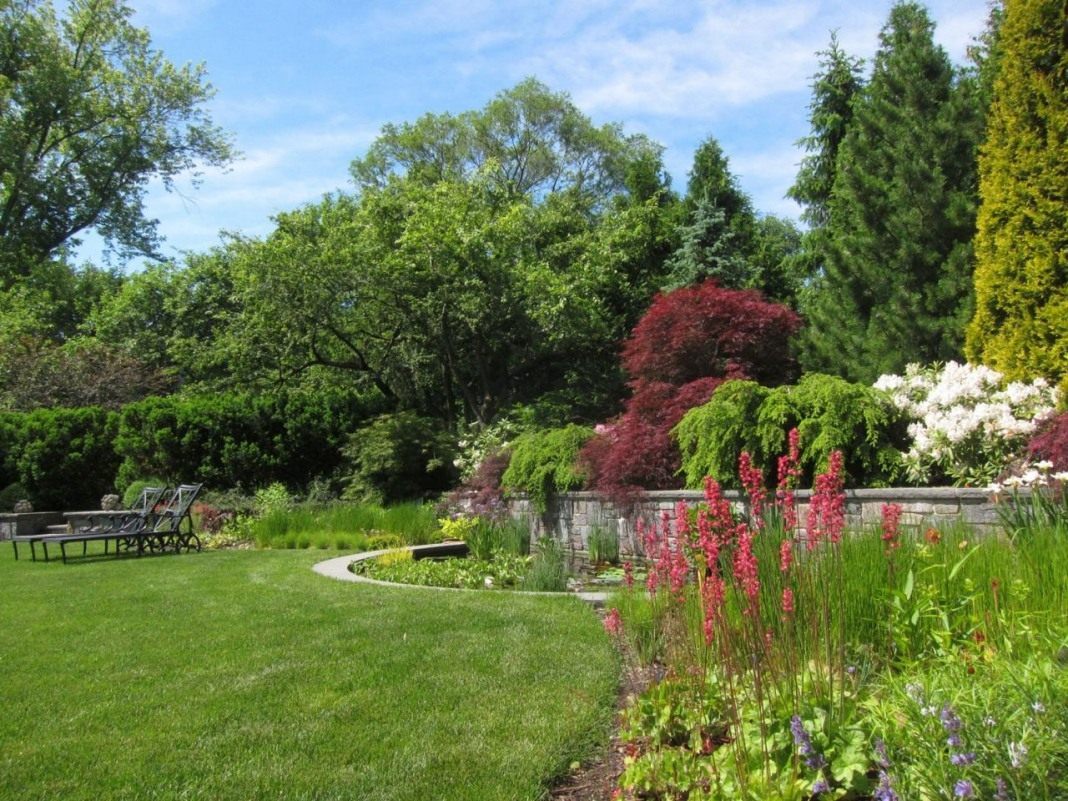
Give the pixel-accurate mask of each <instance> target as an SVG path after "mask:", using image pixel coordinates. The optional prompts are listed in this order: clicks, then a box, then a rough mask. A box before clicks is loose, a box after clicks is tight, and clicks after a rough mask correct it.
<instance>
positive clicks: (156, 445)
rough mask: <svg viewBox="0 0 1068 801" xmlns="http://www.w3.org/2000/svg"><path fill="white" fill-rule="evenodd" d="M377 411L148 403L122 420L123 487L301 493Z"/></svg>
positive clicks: (188, 400) (237, 401)
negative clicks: (184, 485) (142, 482)
mask: <svg viewBox="0 0 1068 801" xmlns="http://www.w3.org/2000/svg"><path fill="white" fill-rule="evenodd" d="M375 411H378V409H377V408H376V404H375V401H374V400H370V401H368V400H365V399H362V398H360V397H357V396H352V395H338V394H328V393H319V394H315V395H312V394H303V393H292V394H275V395H237V394H234V395H215V396H208V397H177V396H173V397H167V398H149V399H147V400H144V401H141V402H139V403H134V404H130V405H129V406H126V407H125V408H123V410H122V412H121V415H120V423H119V427H118V434H117V437H116V439H115V444H114V448H115V451H116V453H117V454H118V457H119V458H120V459H121V462H122V464H121V467H120V468H119V475H118V479H117V483H118V484H119V486H122V487H125V486H126V485H127V484H128V483H129V482H130V481H132V480H134V479H137V478H141V477H143V476H146V475H158V476H161V477H163V478H165V479H166V480H167V481H169V482H171V483H175V482H190V481H198V482H203V483H205V484H207V485H208V486H209V487H221V488H230V487H243V488H245V489H246V490H253V489H256V488H258V487H264V486H266V485H268V484H271V483H273V482H276V481H277V482H281V483H282V484H285V485H287V486H290V487H302V486H304V485H305V484H306V483H307V482H308V481H309V480H311V479H312V478H314V477H315V476H329V475H331V474H332V473H333V472H334V471H335V470H337V469H338V467H339V466H340V464H341V457H340V449H341V446H342V444H343V443H344V441H345V437H346V436H347V435H348V434H349V433H350V432H351V431H352V429H353V427H354V426H357V425H358V424H359V422H360V421H361V420H364V419H367V418H368V417H369V416H370V415H371V414H373V413H374V412H375ZM112 476H114V473H112Z"/></svg>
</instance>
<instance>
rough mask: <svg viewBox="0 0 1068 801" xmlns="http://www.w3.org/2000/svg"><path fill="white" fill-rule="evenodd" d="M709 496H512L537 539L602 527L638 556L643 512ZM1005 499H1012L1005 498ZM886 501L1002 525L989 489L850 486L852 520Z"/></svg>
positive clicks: (911, 517)
mask: <svg viewBox="0 0 1068 801" xmlns="http://www.w3.org/2000/svg"><path fill="white" fill-rule="evenodd" d="M724 495H725V496H726V497H727V498H728V499H729V500H731V501H732V502H733V503H734V504H735V505H736V506H744V503H743V500H742V496H741V495H740V493H738V492H725V493H724ZM795 495H796V497H797V504H798V512H799V516H798V519H799V520H800V521H802V523H803V522H804V520H805V516H806V513H807V511H808V499H809V496H810V495H811V491H810V490H798V491H797V492H796V493H795ZM703 499H704V494H703V493H701V492H697V491H681V490H680V491H658V492H648V493H646V494H645V496H644V498H643V499H642V500H641V501H640V502H638V503H637V504H635V505H633V506H632V507H631V508H629V509H628V508H622V507H620V506H617V505H616V504H614V503H612V502H611V501H609V500H608V499H606V498H604V497H603V496H601V495H599V494H597V493H594V492H567V493H563V494H561V495H558V496H556V497H555V498H553V499H551V500H550V501H549V505H548V509H547V510H546V512H545V514H544V515H538V514H537V513H536V512H535V511H534V509H533V508H532V505H531V503H530V501H528V500H527V499H525V498H517V499H514V500H512V501H511V502H510V508H511V512H512V515H513V516H514V517H516V518H520V519H523V518H526V519H528V520H530V522H531V533H532V535H533V536H534V538H535V539H537V538H540V537H552V538H553V539H555V540H557V541H558V542H560V543H561V544H562V545H564V546H565V547H567V548H568V549H569V550H571V551H582V552H585V551H586V550H587V543H588V541H589V535H590V532H591V531H592V530H594V529H595V528H602V529H607V530H609V531H615V532H616V533H617V534H618V535H619V547H620V553H621V554H625V555H634V554H638V553H640V552H641V548H640V544H639V542H638V538H637V536H636V534H635V530H634V529H635V522H636V521H637V520H638V518H639V517H641V518H644V519H645V520H646V522H650V521H652V520H654V519H658V518H659V517H660V515H661V513H662V512H665V511H666V512H668V513H669V514H670V515H671V516H672V517H674V512H675V505H676V504H677V503H678V502H679V501H685V502H686V503H688V504H690V505H691V506H692V505H696V504H698V503H700V502H701V501H702V500H703ZM1002 502H1003V503H1005V502H1007V501H1006V499H1004V498H1003V499H1002ZM884 503H896V504H900V505H901V507H902V510H903V513H902V515H901V522H902V523H903V524H905V525H915V526H921V527H927V526H939V525H947V524H952V523H954V522H961V523H965V524H967V525H969V526H971V527H972V528H974V529H976V530H978V531H980V532H992V531H993V530H995V529H996V528H997V527H998V513H997V507H996V505H995V504H994V502H993V500H992V498H991V496H990V493H989V492H987V491H986V490H981V489H956V488H942V487H938V488H933V489H928V488H914V487H903V488H891V489H858V490H846V517H847V525H849V526H851V527H862V526H865V525H869V524H877V523H878V522H879V520H880V519H881V517H882V506H883V504H884Z"/></svg>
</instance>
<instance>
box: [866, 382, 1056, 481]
mask: <svg viewBox="0 0 1068 801" xmlns="http://www.w3.org/2000/svg"><path fill="white" fill-rule="evenodd" d="M875 388H876V389H879V390H882V391H883V392H885V393H887V395H888V396H889V398H890V401H891V403H893V405H894V406H895V407H896V408H897V409H898V410H900V411H901V412H902V413H903V414H905V415H906V416H907V417H909V418H911V422H910V424H909V426H908V433H909V436H910V437H911V438H912V447H911V448H910V449H909V451H908V453H907V454H905V464H906V467H907V469H908V472H909V477H910V478H911V479H912V480H914V481H917V482H927V481H929V480H931V479H932V478H939V477H941V476H945V477H947V478H949V479H951V480H953V481H954V482H956V483H957V484H965V485H972V486H983V485H985V484H988V483H989V482H991V481H992V480H993V479H994V478H996V477H997V475H998V474H999V473H1000V472H1001V471H1002V470H1003V469H1004V468H1005V466H1006V465H1007V464H1008V463H1009V461H1011V460H1012V459H1013V458H1015V457H1017V456H1018V455H1019V452H1020V451H1021V450H1022V448H1023V447H1024V446H1025V445H1026V443H1027V438H1028V437H1029V436H1030V435H1031V434H1032V433H1034V431H1035V428H1036V427H1037V425H1038V424H1039V423H1040V422H1041V421H1042V419H1043V418H1045V417H1046V416H1047V415H1049V414H1050V413H1052V412H1053V410H1054V408H1055V407H1056V403H1057V390H1056V389H1055V388H1054V387H1051V386H1050V385H1049V383H1048V382H1046V381H1045V380H1044V379H1036V380H1034V381H1032V382H1030V383H1024V382H1019V381H1014V382H1012V383H1009V384H1006V383H1005V381H1004V377H1003V376H1002V375H1001V373H999V372H997V371H996V370H991V369H990V368H989V367H983V366H981V365H980V366H975V365H969V364H958V363H957V362H948V363H947V364H945V365H944V366H943V367H940V368H939V367H924V366H922V365H918V364H910V365H909V366H908V367H907V368H905V375H903V376H899V375H884V376H881V377H880V378H879V380H878V381H876V382H875ZM1035 467H1036V468H1037V465H1036V466H1035ZM1046 469H1049V468H1046ZM1023 483H1024V484H1029V483H1031V482H1023Z"/></svg>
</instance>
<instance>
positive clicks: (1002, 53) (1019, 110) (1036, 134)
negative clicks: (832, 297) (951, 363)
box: [967, 0, 1068, 382]
mask: <svg viewBox="0 0 1068 801" xmlns="http://www.w3.org/2000/svg"><path fill="white" fill-rule="evenodd" d="M1064 14H1065V10H1064V4H1063V3H1061V2H1057V0H1018V1H1013V0H1010V2H1007V3H1006V4H1005V12H1004V21H1003V23H1002V25H1001V30H1000V37H999V41H998V50H999V59H998V63H999V73H998V77H997V79H996V80H995V82H994V88H993V104H992V106H991V110H990V117H989V126H988V133H987V139H986V142H985V143H984V145H983V149H982V153H981V156H980V161H979V193H980V197H981V201H982V202H981V205H980V207H979V219H978V232H977V234H976V239H975V251H976V269H975V294H976V312H975V317H974V319H973V320H972V321H971V324H970V326H969V328H968V341H967V354H968V357H969V358H970V359H974V360H978V361H981V362H983V363H984V364H988V365H990V366H991V367H993V368H994V369H996V370H998V371H1000V372H1002V373H1004V374H1005V375H1006V376H1007V377H1009V378H1012V379H1023V378H1033V377H1036V376H1044V377H1046V378H1049V379H1051V380H1053V381H1054V382H1056V381H1060V380H1061V379H1062V378H1064V377H1065V376H1068V289H1066V287H1068V200H1066V199H1065V193H1064V187H1065V185H1068V159H1066V158H1065V155H1064V154H1065V151H1066V149H1068V42H1066V41H1065V38H1064Z"/></svg>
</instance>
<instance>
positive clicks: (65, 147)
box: [0, 0, 232, 288]
mask: <svg viewBox="0 0 1068 801" xmlns="http://www.w3.org/2000/svg"><path fill="white" fill-rule="evenodd" d="M132 15H133V10H132V9H131V8H129V7H128V6H126V5H124V4H123V3H121V2H119V1H118V0H77V1H76V2H72V3H70V4H69V6H67V8H66V16H65V18H64V19H62V20H60V19H57V17H56V15H55V12H54V10H53V7H52V4H51V3H50V2H48V1H47V0H16V2H9V3H5V4H4V5H3V7H2V9H0V28H2V29H3V31H4V37H3V41H2V43H0V75H3V76H4V81H3V83H2V84H0V107H2V108H3V114H0V174H3V176H4V180H3V183H2V186H0V286H2V287H4V288H6V287H8V286H10V285H11V283H12V282H13V280H14V279H15V278H17V277H20V276H23V275H26V273H27V271H28V269H30V268H31V267H32V265H34V264H37V263H40V262H42V261H45V260H47V259H48V258H49V257H50V256H51V255H52V254H53V253H55V252H56V251H57V250H58V249H60V248H62V247H63V246H64V245H65V244H67V243H70V242H72V241H74V237H75V236H76V235H77V234H78V233H79V232H80V231H83V230H85V229H87V228H94V229H96V230H97V231H98V232H99V233H100V234H101V235H102V236H103V237H104V238H105V239H106V240H107V241H109V242H110V243H112V244H113V245H116V246H118V247H119V248H120V249H121V250H122V251H123V252H124V253H127V254H136V253H140V254H147V255H153V254H154V253H155V252H156V249H157V245H158V237H157V235H156V230H155V221H154V220H151V219H149V218H147V217H146V216H145V214H144V208H143V201H144V197H145V192H146V190H147V187H148V184H149V181H150V180H152V179H157V180H161V181H162V182H163V184H164V185H165V186H167V187H170V186H171V185H172V183H173V180H174V178H175V177H176V176H178V175H179V174H181V173H185V172H187V171H189V170H191V169H192V168H194V167H195V166H196V165H198V164H207V165H222V164H225V163H227V162H228V161H229V160H230V159H231V157H232V152H231V150H230V146H229V144H228V142H227V141H226V138H225V137H224V136H223V134H222V133H221V132H220V131H219V129H217V128H215V127H214V126H213V125H212V123H211V120H210V117H209V116H208V114H207V112H206V111H205V110H204V105H205V104H206V103H207V101H208V100H209V99H210V98H211V96H212V89H211V87H210V85H209V84H208V83H207V82H206V79H205V71H204V67H203V66H192V65H186V66H183V67H175V66H174V65H172V64H170V63H168V62H167V61H166V60H165V59H164V58H163V56H162V55H161V54H160V53H159V52H158V51H154V50H152V49H151V43H150V40H149V36H148V34H147V32H145V31H144V30H142V29H139V28H135V27H134V26H133V25H131V24H130V17H131V16H132Z"/></svg>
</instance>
